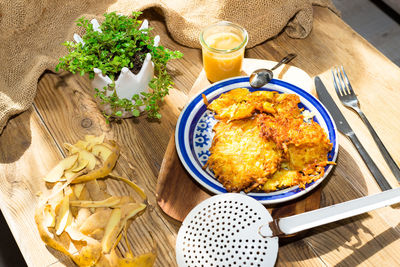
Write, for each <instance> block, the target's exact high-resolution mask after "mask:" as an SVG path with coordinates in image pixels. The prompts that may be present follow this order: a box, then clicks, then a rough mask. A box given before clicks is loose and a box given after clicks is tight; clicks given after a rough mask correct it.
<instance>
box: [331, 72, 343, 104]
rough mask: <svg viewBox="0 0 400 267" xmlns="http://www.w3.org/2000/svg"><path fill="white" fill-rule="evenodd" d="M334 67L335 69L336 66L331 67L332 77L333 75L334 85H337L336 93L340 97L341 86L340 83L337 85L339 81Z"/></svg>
mask: <svg viewBox="0 0 400 267" xmlns="http://www.w3.org/2000/svg"><path fill="white" fill-rule="evenodd" d="M334 69H335V68H332V69H331V71H332V77H333V86H334V87H335V90H336V94H337V95H338V97H340V96H341V95H342V94H341V93H340V90H339V87H338V85H337V83H336V77H335V72H334Z"/></svg>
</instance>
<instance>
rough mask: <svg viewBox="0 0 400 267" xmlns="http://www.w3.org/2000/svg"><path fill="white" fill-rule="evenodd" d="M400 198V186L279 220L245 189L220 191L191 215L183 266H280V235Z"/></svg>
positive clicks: (183, 238)
mask: <svg viewBox="0 0 400 267" xmlns="http://www.w3.org/2000/svg"><path fill="white" fill-rule="evenodd" d="M398 202H400V188H396V189H392V190H388V191H385V192H382V193H379V194H375V195H371V196H367V197H363V198H359V199H355V200H351V201H347V202H343V203H340V204H336V205H333V206H329V207H325V208H322V209H318V210H314V211H311V212H306V213H302V214H299V215H294V216H290V217H286V218H282V219H276V220H273V219H272V217H271V215H270V214H269V212H268V210H266V209H265V207H264V206H263V205H262V204H261V203H260V202H258V201H257V200H255V199H253V198H251V197H249V196H246V195H245V194H236V193H227V194H221V195H216V196H214V197H211V198H209V199H206V200H205V201H203V202H201V203H200V204H199V205H197V206H196V207H195V208H194V209H193V210H192V211H191V212H190V213H189V214H188V215H187V216H186V218H185V220H184V221H183V223H182V226H181V228H180V229H179V233H178V237H177V240H176V260H177V263H178V265H179V266H181V267H183V266H190V267H192V266H196V267H209V266H211V267H214V266H227V267H229V266H231V267H233V266H241V267H244V266H258V267H265V266H274V264H275V261H276V257H277V255H278V237H277V236H279V235H288V234H293V233H297V232H300V231H303V230H306V229H310V228H313V227H316V226H320V225H323V224H327V223H330V222H334V221H338V220H341V219H344V218H348V217H351V216H355V215H358V214H361V213H364V212H368V211H371V210H374V209H377V208H381V207H384V206H388V205H392V204H395V203H398Z"/></svg>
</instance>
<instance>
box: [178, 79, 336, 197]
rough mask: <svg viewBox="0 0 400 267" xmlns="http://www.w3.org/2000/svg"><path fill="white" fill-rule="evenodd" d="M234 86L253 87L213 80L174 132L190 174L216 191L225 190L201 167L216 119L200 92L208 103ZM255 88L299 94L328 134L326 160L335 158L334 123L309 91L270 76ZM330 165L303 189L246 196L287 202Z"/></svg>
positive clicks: (235, 81)
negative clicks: (329, 148) (268, 79)
mask: <svg viewBox="0 0 400 267" xmlns="http://www.w3.org/2000/svg"><path fill="white" fill-rule="evenodd" d="M235 88H248V89H249V90H250V91H255V89H253V88H251V87H250V86H249V77H235V78H231V79H227V80H223V81H221V82H218V83H215V84H213V85H212V86H210V87H208V88H207V89H205V90H204V91H203V92H201V93H199V94H197V95H196V96H195V97H194V98H193V99H192V100H191V101H190V102H189V104H188V105H187V106H186V107H185V109H184V110H183V111H182V113H181V115H180V116H179V119H178V123H177V125H176V131H175V143H176V150H177V152H178V155H179V158H180V160H181V162H182V163H183V165H184V166H185V168H186V170H187V171H188V172H189V173H190V174H191V176H192V177H193V178H194V179H195V180H196V181H197V182H199V183H200V184H201V185H202V186H204V187H205V188H206V189H208V190H209V191H211V192H213V193H215V194H222V193H226V192H227V191H226V189H225V188H224V187H223V186H222V184H221V183H219V182H218V180H217V179H216V178H215V176H214V174H213V172H212V171H210V170H209V169H203V166H204V164H205V163H206V162H207V160H208V157H209V156H210V151H209V148H210V147H211V143H212V139H213V136H214V134H213V131H212V128H213V126H214V125H215V123H216V122H217V120H216V119H215V118H214V115H213V112H211V111H209V110H207V108H206V106H205V104H204V102H203V98H202V96H201V95H202V94H204V95H205V96H206V97H207V100H208V102H210V103H211V102H212V101H213V100H214V99H216V98H217V97H219V96H220V95H221V94H222V93H225V92H228V91H230V90H232V89H235ZM256 90H268V91H277V92H280V93H288V94H297V95H298V96H299V97H300V101H301V103H300V105H299V106H300V107H301V108H304V109H305V110H309V111H310V112H312V113H313V114H314V115H315V116H314V121H316V122H317V123H319V125H321V127H322V128H323V129H324V130H325V131H326V133H328V136H329V140H330V141H331V142H332V144H333V148H332V150H331V151H330V152H329V154H328V159H329V160H331V161H336V156H337V153H338V143H337V130H336V125H335V123H334V121H333V119H332V117H331V115H330V114H329V112H328V111H327V110H326V108H325V107H324V106H323V105H322V104H321V102H319V100H318V99H316V98H315V97H314V96H312V95H311V94H309V93H308V92H306V91H304V90H302V89H300V88H299V87H297V86H295V85H292V84H290V83H287V82H284V81H281V80H275V79H273V80H272V81H271V82H270V83H269V84H267V85H265V86H264V87H262V88H260V89H256ZM332 168H333V166H332V165H328V166H326V167H325V175H324V177H322V178H321V179H318V180H317V181H315V182H312V183H310V184H307V185H306V188H305V189H301V188H299V187H298V186H293V187H290V188H286V189H283V190H278V191H275V192H271V193H258V192H257V193H253V192H251V193H248V194H247V195H249V196H251V197H253V198H255V199H257V200H258V201H260V202H261V203H263V204H275V203H281V202H285V201H289V200H292V199H295V198H297V197H300V196H302V195H304V194H306V193H307V192H309V191H311V190H312V189H313V188H315V187H317V186H318V185H319V184H320V183H321V182H322V181H323V180H324V178H325V177H326V176H327V175H328V174H329V172H330V171H331V170H332Z"/></svg>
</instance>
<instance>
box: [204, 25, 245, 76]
mask: <svg viewBox="0 0 400 267" xmlns="http://www.w3.org/2000/svg"><path fill="white" fill-rule="evenodd" d="M204 41H205V42H206V43H207V45H208V46H209V47H211V48H215V49H220V50H230V49H234V48H237V47H239V46H240V45H241V44H242V42H243V38H242V37H241V36H239V35H237V34H235V33H231V32H220V33H214V34H212V35H210V36H207V37H206V38H205V40H204ZM243 57H244V47H242V48H241V49H239V50H237V51H233V52H227V53H224V52H217V51H211V50H210V49H208V48H207V47H203V65H204V70H205V72H206V75H207V78H208V80H210V81H211V82H217V81H220V80H223V79H227V78H230V77H234V76H239V74H240V70H241V68H242V62H243Z"/></svg>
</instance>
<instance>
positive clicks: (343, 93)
mask: <svg viewBox="0 0 400 267" xmlns="http://www.w3.org/2000/svg"><path fill="white" fill-rule="evenodd" d="M336 76H337V78H338V80H339V86H340V91H341V92H342V95H344V96H345V95H347V94H348V93H347V89H346V88H347V86H346V83H345V82H344V80H343V76H342V74H341V73H340V68H339V67H336Z"/></svg>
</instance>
